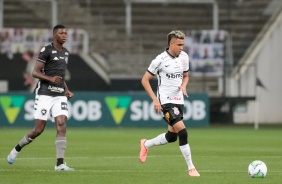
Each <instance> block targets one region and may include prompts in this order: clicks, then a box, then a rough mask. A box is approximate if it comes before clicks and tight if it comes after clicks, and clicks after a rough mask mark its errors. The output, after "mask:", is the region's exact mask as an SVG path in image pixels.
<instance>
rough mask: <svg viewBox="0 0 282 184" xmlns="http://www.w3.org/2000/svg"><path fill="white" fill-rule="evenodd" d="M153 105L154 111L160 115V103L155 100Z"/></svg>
mask: <svg viewBox="0 0 282 184" xmlns="http://www.w3.org/2000/svg"><path fill="white" fill-rule="evenodd" d="M153 105H154V109H155V110H156V112H157V113H158V114H159V113H161V111H162V109H163V108H162V106H161V104H160V102H159V100H158V99H157V98H156V99H154V100H153Z"/></svg>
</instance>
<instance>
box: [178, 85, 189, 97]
mask: <svg viewBox="0 0 282 184" xmlns="http://www.w3.org/2000/svg"><path fill="white" fill-rule="evenodd" d="M178 88H179V90H181V91H182V93H183V95H185V96H186V97H188V94H187V91H186V88H184V87H183V86H179V87H178Z"/></svg>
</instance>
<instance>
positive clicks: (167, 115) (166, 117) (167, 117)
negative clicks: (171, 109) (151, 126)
mask: <svg viewBox="0 0 282 184" xmlns="http://www.w3.org/2000/svg"><path fill="white" fill-rule="evenodd" d="M169 118H170V115H169V113H168V112H166V113H165V119H166V120H167V121H169Z"/></svg>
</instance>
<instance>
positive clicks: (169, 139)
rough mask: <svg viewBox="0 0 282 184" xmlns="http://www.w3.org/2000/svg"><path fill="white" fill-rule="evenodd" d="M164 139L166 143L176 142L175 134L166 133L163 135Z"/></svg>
mask: <svg viewBox="0 0 282 184" xmlns="http://www.w3.org/2000/svg"><path fill="white" fill-rule="evenodd" d="M165 138H166V140H167V142H175V141H176V140H177V133H174V132H170V131H168V132H167V133H166V134H165Z"/></svg>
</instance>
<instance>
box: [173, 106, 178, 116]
mask: <svg viewBox="0 0 282 184" xmlns="http://www.w3.org/2000/svg"><path fill="white" fill-rule="evenodd" d="M172 110H173V113H174V114H175V115H178V114H179V110H178V108H177V107H173V108H172Z"/></svg>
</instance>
